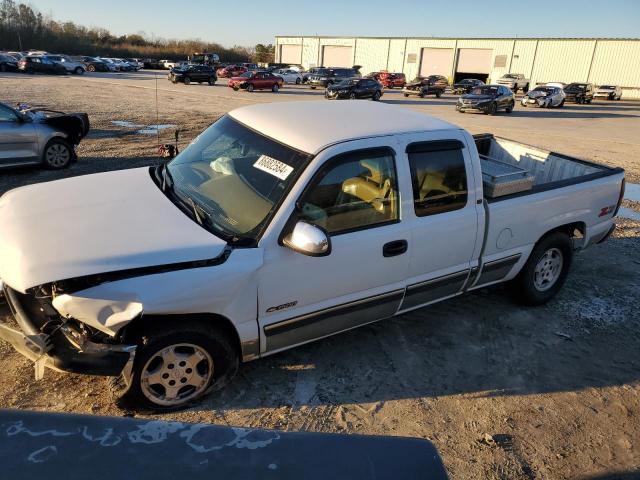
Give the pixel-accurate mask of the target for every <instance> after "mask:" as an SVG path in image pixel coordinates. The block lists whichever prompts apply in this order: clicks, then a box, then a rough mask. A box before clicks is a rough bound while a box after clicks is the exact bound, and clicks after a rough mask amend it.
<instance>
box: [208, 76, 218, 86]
mask: <svg viewBox="0 0 640 480" xmlns="http://www.w3.org/2000/svg"><path fill="white" fill-rule="evenodd" d="M207 83H208V84H209V85H211V86H213V85H215V84H216V79H215V78H214V77H209V80H208V81H207Z"/></svg>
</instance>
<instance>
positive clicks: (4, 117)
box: [0, 105, 18, 122]
mask: <svg viewBox="0 0 640 480" xmlns="http://www.w3.org/2000/svg"><path fill="white" fill-rule="evenodd" d="M16 121H18V117H17V115H16V114H15V112H14V111H13V110H11V109H10V108H7V107H5V106H4V105H0V122H16Z"/></svg>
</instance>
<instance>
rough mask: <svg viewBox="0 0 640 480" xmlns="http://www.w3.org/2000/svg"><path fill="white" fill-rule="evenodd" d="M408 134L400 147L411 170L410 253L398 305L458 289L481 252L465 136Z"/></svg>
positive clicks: (480, 216) (439, 296) (407, 216)
mask: <svg viewBox="0 0 640 480" xmlns="http://www.w3.org/2000/svg"><path fill="white" fill-rule="evenodd" d="M425 136H427V135H426V134H425V135H414V136H410V137H409V138H408V141H407V143H406V146H405V149H404V151H405V152H406V156H407V161H408V164H409V169H410V176H411V191H412V194H413V198H412V199H411V200H412V201H411V202H407V201H405V202H404V203H403V205H404V206H408V208H406V209H405V211H404V215H405V219H407V221H410V222H411V226H412V228H411V245H412V249H411V256H410V263H409V274H408V277H409V278H408V281H407V291H406V294H405V297H404V300H403V302H402V306H401V310H407V309H412V308H417V307H419V306H422V305H426V304H428V303H431V302H434V301H437V300H441V299H443V298H447V297H450V296H453V295H456V294H458V293H460V292H461V291H462V289H463V287H464V285H465V284H466V282H467V280H468V278H469V276H470V271H471V270H472V267H475V264H473V263H472V262H473V259H474V258H477V256H478V255H479V249H480V246H481V244H482V239H481V238H479V232H480V231H481V229H480V228H479V222H481V221H483V219H484V216H483V213H482V212H483V209H482V205H480V204H477V203H476V194H477V192H476V191H475V189H474V187H473V186H474V185H475V180H474V178H473V168H472V163H471V157H470V155H469V151H468V149H467V148H466V143H465V142H464V139H463V138H456V135H452V137H451V138H447V139H442V138H440V139H433V140H430V139H429V138H428V136H427V138H425Z"/></svg>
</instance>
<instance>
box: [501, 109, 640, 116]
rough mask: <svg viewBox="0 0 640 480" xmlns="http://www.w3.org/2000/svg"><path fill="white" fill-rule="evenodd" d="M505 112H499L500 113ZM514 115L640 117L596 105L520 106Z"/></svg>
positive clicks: (512, 114) (512, 113)
mask: <svg viewBox="0 0 640 480" xmlns="http://www.w3.org/2000/svg"><path fill="white" fill-rule="evenodd" d="M501 114H503V112H499V113H498V115H501ZM511 116H513V117H523V118H524V117H535V118H640V114H638V115H632V114H629V113H624V112H620V113H603V112H602V111H599V110H595V107H587V108H585V109H584V110H582V109H581V110H580V111H578V109H567V108H556V109H547V108H535V107H534V108H531V109H529V108H522V107H520V108H518V107H516V109H515V110H514V111H513V112H511Z"/></svg>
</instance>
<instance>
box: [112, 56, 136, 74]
mask: <svg viewBox="0 0 640 480" xmlns="http://www.w3.org/2000/svg"><path fill="white" fill-rule="evenodd" d="M110 60H111V61H112V62H113V63H115V65H116V66H117V67H118V70H119V71H121V72H136V71H138V70H139V69H138V66H137V65H134V64H131V63H129V62H125V61H124V60H123V59H121V58H111V59H110Z"/></svg>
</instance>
